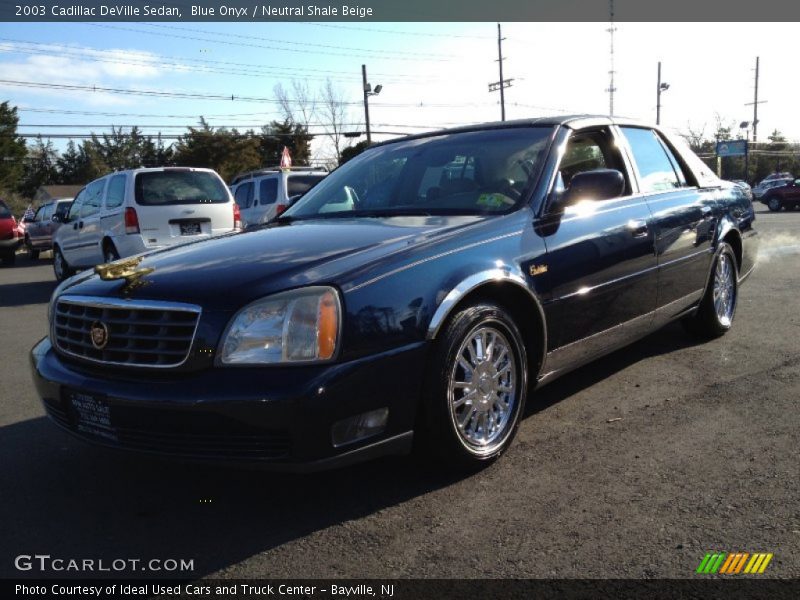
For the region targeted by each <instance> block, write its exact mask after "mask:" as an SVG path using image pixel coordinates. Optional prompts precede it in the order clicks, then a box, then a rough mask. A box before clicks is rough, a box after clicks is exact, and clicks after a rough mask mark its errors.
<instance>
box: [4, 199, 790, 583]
mask: <svg viewBox="0 0 800 600" xmlns="http://www.w3.org/2000/svg"><path fill="white" fill-rule="evenodd" d="M758 210H759V213H760V214H759V215H758V221H757V227H758V229H759V231H760V234H761V238H762V253H761V257H760V261H759V265H758V267H757V270H756V271H755V273H754V275H753V276H752V277H751V278H750V279H749V280H748V282H747V283H746V285H745V286H744V287H743V288H742V290H741V296H740V301H739V307H738V312H737V316H736V324H735V327H734V330H733V331H732V332H731V333H730V334H729V335H727V336H725V337H724V338H723V339H720V340H716V341H713V342H710V343H705V344H697V343H694V342H693V341H692V340H690V339H689V338H687V336H685V335H684V333H683V330H682V328H681V327H680V326H679V325H677V324H674V325H671V326H669V327H667V328H665V329H664V330H662V331H660V332H658V333H656V334H654V335H651V336H650V337H648V338H646V339H644V340H642V341H641V342H639V343H637V344H636V345H634V346H632V347H630V348H626V349H624V350H621V351H619V352H616V353H614V354H613V355H611V356H608V357H606V358H605V359H602V360H600V361H598V362H596V363H594V364H592V365H589V366H587V367H584V368H582V369H580V370H579V371H576V372H575V373H573V374H572V375H570V376H568V377H566V378H565V379H563V380H561V381H557V382H555V383H553V384H551V385H550V386H548V387H546V388H543V389H542V390H540V391H538V392H537V393H536V394H534V396H533V397H532V399H531V400H530V401H529V405H528V414H527V417H526V418H525V420H524V421H523V423H522V426H521V429H520V433H519V435H518V437H517V439H516V442H515V444H514V445H513V447H512V448H511V450H510V451H509V452H508V453H507V454H506V456H505V457H504V458H503V459H502V460H501V461H500V462H499V463H497V464H495V465H494V466H492V467H490V468H488V469H486V470H484V471H482V472H480V473H477V474H474V475H472V476H469V477H452V476H443V475H441V474H437V473H433V472H428V471H426V470H424V469H421V468H420V467H419V466H418V465H417V464H415V463H414V462H413V461H411V460H407V459H387V460H382V461H377V462H373V463H370V464H366V465H362V466H358V467H353V468H349V469H345V470H342V471H336V472H331V473H323V474H315V475H305V476H299V475H276V474H271V473H265V472H259V471H243V470H236V469H226V468H219V467H207V466H202V465H188V466H187V465H182V464H176V463H172V462H165V461H158V460H154V459H144V458H141V457H138V456H131V455H126V454H116V453H109V452H108V451H105V450H101V449H96V448H93V447H90V446H87V445H85V444H83V443H81V442H79V441H76V440H73V439H71V438H70V437H69V436H67V435H66V434H65V433H62V432H61V431H60V430H58V429H57V428H56V427H55V426H54V425H52V424H51V423H49V422H48V421H47V420H46V418H45V417H44V416H43V410H42V408H41V407H40V406H39V403H38V399H37V397H36V394H35V392H34V389H33V385H32V383H31V380H30V374H29V368H28V359H27V352H28V350H29V349H30V347H31V346H32V345H33V344H34V343H35V342H36V341H37V340H38V339H39V338H41V337H42V336H43V335H45V333H46V303H47V300H48V298H49V295H50V293H51V292H52V290H53V288H54V287H55V284H54V280H53V274H52V265H51V264H50V261H49V260H47V259H43V260H40V261H38V262H35V263H34V262H31V261H29V260H27V259H26V258H25V257H24V256H20V257H19V260H18V261H17V265H16V266H15V267H5V268H0V336H1V337H0V339H2V346H1V347H2V350H0V456H2V459H0V514H2V515H3V523H4V525H3V533H2V536H1V538H2V542H1V543H0V575H1V576H4V577H12V576H20V575H24V574H23V573H19V572H17V571H15V570H14V565H13V558H14V557H15V556H17V555H19V554H34V553H40V554H50V555H52V556H54V557H56V556H58V557H63V558H95V559H97V558H101V557H102V558H106V559H107V560H111V559H113V558H142V559H150V558H159V559H164V558H175V559H182V558H183V559H194V567H195V570H194V572H193V575H194V576H197V577H200V576H206V575H212V574H215V575H220V576H224V577H306V576H308V577H376V578H383V577H392V576H399V577H508V578H512V577H691V576H692V575H693V573H694V570H695V568H696V567H697V565H698V564H699V562H700V560H701V558H702V557H703V555H704V554H705V553H706V552H707V551H710V550H722V551H728V552H731V551H746V552H772V553H774V555H775V557H774V559H773V561H772V563H771V565H770V566H769V569H768V571H767V574H768V575H772V576H775V577H795V578H797V577H800V486H798V480H800V461H798V449H800V433H799V432H798V430H799V427H798V426H800V410H798V409H799V408H800V405H799V404H798V399H800V300H798V290H800V212H793V213H780V214H770V213H766V212H765V209H764V208H763V207H762V205H760V204H759V205H758ZM137 575H140V574H137ZM156 575H159V574H156ZM160 575H163V574H160Z"/></svg>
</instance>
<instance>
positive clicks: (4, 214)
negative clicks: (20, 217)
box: [0, 204, 11, 219]
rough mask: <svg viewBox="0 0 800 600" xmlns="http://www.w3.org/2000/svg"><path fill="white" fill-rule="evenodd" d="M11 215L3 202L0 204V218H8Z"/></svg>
mask: <svg viewBox="0 0 800 600" xmlns="http://www.w3.org/2000/svg"><path fill="white" fill-rule="evenodd" d="M10 217H11V211H10V210H8V207H7V206H6V205H5V204H0V219H8V218H10Z"/></svg>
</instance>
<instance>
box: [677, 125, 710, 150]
mask: <svg viewBox="0 0 800 600" xmlns="http://www.w3.org/2000/svg"><path fill="white" fill-rule="evenodd" d="M681 137H682V138H683V139H685V140H686V143H687V144H689V147H690V148H691V149H692V150H693V151H694V152H701V151H702V149H703V144H704V142H705V141H706V124H705V123H703V125H702V126H701V127H699V128H697V127H696V126H694V125H692V124H691V123H686V131H684V132H681Z"/></svg>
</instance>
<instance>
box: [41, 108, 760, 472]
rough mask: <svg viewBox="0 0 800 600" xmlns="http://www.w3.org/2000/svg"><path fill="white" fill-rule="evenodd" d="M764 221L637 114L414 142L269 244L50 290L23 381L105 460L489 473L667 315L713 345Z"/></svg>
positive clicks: (264, 236)
mask: <svg viewBox="0 0 800 600" xmlns="http://www.w3.org/2000/svg"><path fill="white" fill-rule="evenodd" d="M754 220H755V216H754V212H753V207H752V204H751V202H750V200H749V198H748V197H747V196H746V194H745V193H744V191H743V190H742V189H741V188H740V187H739V186H736V185H734V184H731V183H728V182H724V181H722V180H720V179H718V178H717V177H716V176H715V175H714V173H713V172H711V171H710V170H709V169H708V168H707V167H706V166H705V165H704V164H703V163H702V161H700V160H699V159H698V158H697V157H696V156H695V155H693V154H692V153H691V151H690V150H689V149H688V148H687V147H686V146H685V144H684V143H683V142H682V141H681V140H679V139H676V138H673V137H671V136H669V135H667V134H666V133H665V132H663V131H661V130H660V129H658V128H654V127H650V126H646V125H642V124H639V123H636V122H633V121H625V120H620V119H610V118H607V117H587V116H580V117H559V118H551V119H530V120H522V121H513V122H502V123H493V124H486V125H480V126H470V127H464V128H460V129H452V130H444V131H438V132H434V133H428V134H423V135H418V136H411V137H406V138H402V139H398V140H395V141H391V142H387V143H383V144H379V145H376V146H373V147H371V148H369V149H368V150H367V151H365V152H364V153H363V154H361V155H360V156H358V157H357V158H355V159H353V160H351V161H349V162H347V163H346V164H345V165H344V166H342V167H341V168H339V169H338V170H336V171H334V172H333V173H331V174H330V175H329V176H328V177H327V178H325V179H324V180H322V181H321V182H320V183H319V184H318V185H317V186H315V187H314V188H313V189H311V190H310V191H309V192H308V193H307V194H306V195H305V196H303V197H302V198H301V199H300V200H299V201H298V202H297V203H296V204H294V205H293V206H292V208H291V209H289V210H288V211H286V212H285V213H284V214H283V215H281V216H280V217H279V218H277V219H275V220H273V221H272V222H270V223H269V224H267V225H265V226H263V227H260V228H257V229H255V230H250V231H247V232H245V233H240V234H232V235H227V236H222V237H219V238H217V239H212V240H207V241H198V242H195V243H190V244H186V245H183V246H180V247H177V248H174V249H170V250H163V251H154V252H151V253H148V254H144V255H140V256H137V257H133V258H129V259H125V260H122V261H116V262H112V263H108V264H105V265H101V266H98V267H97V268H95V269H94V271H89V272H85V273H81V274H78V275H76V276H74V277H72V278H70V279H68V280H67V281H65V282H63V283H62V284H61V285H60V286H59V287H58V288H57V289H56V291H55V292H54V294H53V297H52V300H51V302H50V307H49V312H50V335H49V337H48V338H46V339H44V340H42V341H41V342H39V343H38V344H37V345H36V347H35V348H33V350H32V353H31V362H32V368H33V373H34V379H35V382H36V387H37V390H38V393H39V394H40V395H41V398H42V400H43V403H44V407H45V409H46V411H47V414H48V415H49V416H50V417H51V418H52V419H53V421H55V423H57V424H58V425H59V426H61V427H62V428H63V429H65V430H67V431H69V432H70V433H72V434H74V435H76V436H77V437H79V438H81V439H84V440H86V441H90V442H94V443H97V444H101V445H105V446H110V447H114V448H122V449H130V450H137V451H142V452H148V453H156V454H160V455H170V456H179V457H186V458H197V459H210V460H223V461H251V462H259V463H262V464H267V465H270V466H272V467H274V468H285V469H297V470H302V469H318V468H326V467H332V466H338V465H343V464H348V463H352V462H355V461H359V460H364V459H367V458H371V457H375V456H378V455H383V454H398V453H406V452H410V451H412V450H416V451H418V452H420V453H422V455H423V456H429V457H431V459H435V460H437V461H439V462H440V463H442V464H444V465H447V466H449V467H452V468H465V467H466V468H470V467H479V466H481V465H485V464H487V463H489V462H491V461H492V460H495V459H496V458H497V457H499V456H500V455H501V454H502V453H503V452H504V451H505V450H506V449H507V448H508V447H509V445H510V444H511V442H512V440H513V438H514V434H515V432H516V431H517V428H518V427H519V424H520V419H521V415H522V414H523V412H524V407H525V403H526V401H531V402H535V401H536V390H537V388H538V387H539V386H541V385H544V384H546V383H547V382H550V381H552V380H554V379H556V378H557V377H559V376H561V375H563V374H565V373H568V372H569V371H570V370H572V369H575V368H576V367H578V366H580V365H583V364H584V363H586V362H588V361H590V360H593V359H594V358H597V357H598V356H601V355H603V354H606V353H608V352H610V351H612V350H615V349H617V348H619V347H621V346H623V345H625V344H628V343H630V342H632V341H634V340H636V339H639V338H641V337H643V336H645V335H646V334H648V333H650V332H652V331H654V330H655V329H657V328H659V327H662V326H663V325H664V324H666V323H669V322H671V321H675V320H678V319H680V320H682V321H683V322H684V324H685V325H686V327H687V329H688V330H690V331H691V332H692V333H693V334H695V335H697V336H699V337H701V338H706V339H707V338H712V337H715V336H720V335H723V334H725V333H726V332H727V331H728V330H729V329H730V328H731V326H732V323H733V318H734V314H735V311H736V304H737V300H738V295H739V284H740V283H741V281H742V280H743V279H744V278H745V277H746V276H747V275H748V274H749V273H750V272H751V271H752V269H753V266H754V255H755V244H756V240H757V236H756V232H755V230H754V229H753V222H754Z"/></svg>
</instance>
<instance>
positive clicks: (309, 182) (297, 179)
mask: <svg viewBox="0 0 800 600" xmlns="http://www.w3.org/2000/svg"><path fill="white" fill-rule="evenodd" d="M323 179H325V175H289V181H288V182H287V184H286V188H287V189H286V193H287V194H288V196H289V197H290V198H291V197H292V196H296V195H297V194H305V193H306V192H307V191H308V190H310V189H311V188H312V187H314V186H315V185H317V183H319V182H320V181H321V180H323Z"/></svg>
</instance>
